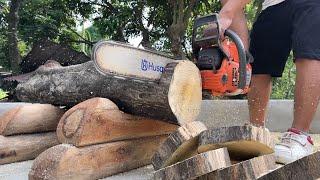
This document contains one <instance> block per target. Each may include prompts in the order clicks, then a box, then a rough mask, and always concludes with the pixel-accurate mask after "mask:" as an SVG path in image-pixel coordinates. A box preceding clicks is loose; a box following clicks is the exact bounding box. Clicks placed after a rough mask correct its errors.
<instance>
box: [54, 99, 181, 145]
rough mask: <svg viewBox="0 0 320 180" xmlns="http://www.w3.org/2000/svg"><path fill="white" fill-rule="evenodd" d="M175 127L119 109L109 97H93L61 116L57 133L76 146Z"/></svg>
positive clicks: (160, 131)
mask: <svg viewBox="0 0 320 180" xmlns="http://www.w3.org/2000/svg"><path fill="white" fill-rule="evenodd" d="M177 128H178V126H176V125H173V124H169V123H166V122H162V121H157V120H153V119H149V118H144V117H139V116H133V115H129V114H126V113H123V112H121V111H120V110H119V109H118V107H117V105H115V104H114V103H113V102H111V101H110V100H108V99H104V98H92V99H89V100H86V101H84V102H82V103H80V104H78V105H76V106H74V107H73V108H71V109H70V110H68V111H67V112H66V113H65V114H64V115H63V117H62V118H61V120H60V122H59V125H58V128H57V135H58V139H59V141H60V142H61V143H65V144H72V145H74V146H76V147H80V146H87V145H93V144H99V143H106V142H112V141H119V140H127V139H135V138H141V137H148V136H157V135H164V134H170V133H171V132H173V131H175V130H176V129H177Z"/></svg>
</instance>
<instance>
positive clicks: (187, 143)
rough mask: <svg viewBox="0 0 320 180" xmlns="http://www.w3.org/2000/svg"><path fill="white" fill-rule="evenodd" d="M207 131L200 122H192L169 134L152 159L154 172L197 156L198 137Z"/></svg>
mask: <svg viewBox="0 0 320 180" xmlns="http://www.w3.org/2000/svg"><path fill="white" fill-rule="evenodd" d="M205 130H207V128H206V126H205V125H204V124H203V123H202V122H200V121H194V122H191V123H188V124H185V125H183V126H182V127H179V128H178V129H177V131H175V132H173V133H172V134H170V136H169V137H168V139H166V141H165V142H164V143H163V144H162V145H161V146H160V147H159V149H158V150H157V151H156V153H155V154H154V155H153V157H152V160H151V161H152V165H153V167H154V169H155V170H158V169H160V168H164V167H167V166H170V165H172V164H175V163H177V162H179V161H182V160H185V159H187V158H189V157H191V156H193V155H195V154H197V148H198V143H199V142H198V136H199V134H200V133H201V132H203V131H205Z"/></svg>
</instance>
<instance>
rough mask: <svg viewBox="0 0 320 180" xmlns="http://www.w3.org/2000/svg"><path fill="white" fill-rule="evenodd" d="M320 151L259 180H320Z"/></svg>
mask: <svg viewBox="0 0 320 180" xmlns="http://www.w3.org/2000/svg"><path fill="white" fill-rule="evenodd" d="M319 160H320V151H318V152H315V153H313V154H311V155H309V156H306V157H304V158H301V159H298V160H296V161H294V162H292V163H289V164H287V165H285V166H282V167H280V168H278V169H276V170H274V171H272V172H270V173H267V174H265V175H263V176H261V177H260V178H258V179H259V180H268V179H276V180H286V179H305V180H313V179H319V178H320V171H319V169H320V161H319Z"/></svg>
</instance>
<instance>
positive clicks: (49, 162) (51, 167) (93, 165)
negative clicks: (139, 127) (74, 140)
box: [29, 135, 167, 180]
mask: <svg viewBox="0 0 320 180" xmlns="http://www.w3.org/2000/svg"><path fill="white" fill-rule="evenodd" d="M166 137H167V136H165V135H164V136H156V137H148V138H141V139H135V140H127V141H118V142H113V143H106V144H99V145H93V146H86V147H82V148H77V147H75V146H72V145H67V144H62V145H58V146H55V147H52V148H50V149H48V150H47V151H45V152H43V153H42V154H40V155H39V156H38V157H37V158H36V159H35V161H34V163H33V165H32V168H31V171H30V172H29V179H30V180H33V179H34V180H39V179H56V180H60V179H61V180H64V179H68V180H72V179H75V180H85V179H89V180H92V179H99V178H103V177H107V176H111V175H114V174H117V173H121V172H125V171H129V170H131V169H135V168H138V167H142V166H145V165H147V164H150V159H151V156H152V154H153V153H154V152H155V150H156V149H157V148H158V147H159V144H160V143H161V142H162V141H164V140H165V138H166Z"/></svg>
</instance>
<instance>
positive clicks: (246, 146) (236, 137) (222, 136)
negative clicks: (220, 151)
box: [198, 126, 274, 160]
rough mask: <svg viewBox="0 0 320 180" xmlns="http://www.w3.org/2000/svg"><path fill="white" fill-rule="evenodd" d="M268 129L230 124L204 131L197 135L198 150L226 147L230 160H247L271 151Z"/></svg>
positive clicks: (270, 137)
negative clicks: (229, 125)
mask: <svg viewBox="0 0 320 180" xmlns="http://www.w3.org/2000/svg"><path fill="white" fill-rule="evenodd" d="M273 146H274V142H273V139H272V136H271V134H270V132H269V130H267V129H265V128H258V127H255V126H232V127H221V128H213V129H209V130H207V131H204V132H203V133H201V134H200V137H199V148H198V152H206V151H209V150H213V149H217V148H221V147H227V148H228V152H229V154H230V158H231V160H247V159H250V158H253V157H257V156H261V155H265V154H271V153H273Z"/></svg>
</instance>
